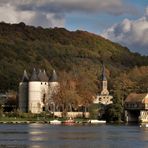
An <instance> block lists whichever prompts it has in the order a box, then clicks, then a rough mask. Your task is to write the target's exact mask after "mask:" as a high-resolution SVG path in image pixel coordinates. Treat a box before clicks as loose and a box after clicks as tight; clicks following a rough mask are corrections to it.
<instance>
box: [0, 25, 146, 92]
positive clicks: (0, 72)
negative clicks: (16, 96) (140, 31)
mask: <svg viewBox="0 0 148 148" xmlns="http://www.w3.org/2000/svg"><path fill="white" fill-rule="evenodd" d="M102 62H104V63H105V65H106V72H107V76H108V79H109V81H110V88H113V83H114V80H117V78H118V79H119V78H120V75H122V74H123V73H127V74H128V72H129V71H130V73H131V71H133V69H134V68H135V67H137V69H141V68H140V67H142V66H144V69H145V70H144V71H147V66H148V57H146V56H141V55H140V54H138V53H132V52H130V50H129V49H128V48H126V47H122V46H121V45H119V44H117V43H113V42H111V41H109V40H107V39H104V38H103V37H101V36H98V35H95V34H92V33H89V32H85V31H80V30H77V31H75V32H72V31H68V30H66V29H64V28H53V29H52V28H48V29H47V28H46V29H44V28H42V27H37V28H36V27H33V26H26V25H25V24H24V23H19V24H6V23H0V90H1V91H5V90H8V89H14V90H17V88H18V82H19V81H20V80H21V77H22V73H23V70H24V69H26V70H27V71H28V72H29V73H31V71H32V69H33V67H36V68H43V69H46V71H47V73H48V74H49V75H50V73H51V71H52V69H53V68H54V69H56V71H57V72H58V75H59V76H61V73H62V72H63V71H66V72H67V73H69V75H71V77H74V75H75V74H76V75H82V76H83V77H87V76H88V77H89V78H90V79H92V81H94V82H96V81H97V78H98V75H99V74H100V72H101V63H102ZM143 73H144V72H143ZM146 76H147V75H146V74H145V77H146ZM145 77H144V79H145ZM128 79H131V78H130V77H128ZM131 81H132V82H133V83H134V82H137V81H136V80H135V79H134V80H131ZM139 83H140V81H138V83H136V85H138V84H139ZM96 84H97V83H96ZM139 85H140V84H139Z"/></svg>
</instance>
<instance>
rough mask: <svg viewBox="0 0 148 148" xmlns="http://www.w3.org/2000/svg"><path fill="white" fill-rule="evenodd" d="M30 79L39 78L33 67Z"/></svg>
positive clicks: (35, 79) (37, 79)
mask: <svg viewBox="0 0 148 148" xmlns="http://www.w3.org/2000/svg"><path fill="white" fill-rule="evenodd" d="M30 81H39V78H38V75H37V72H36V69H35V68H34V69H33V72H32V76H31V79H30Z"/></svg>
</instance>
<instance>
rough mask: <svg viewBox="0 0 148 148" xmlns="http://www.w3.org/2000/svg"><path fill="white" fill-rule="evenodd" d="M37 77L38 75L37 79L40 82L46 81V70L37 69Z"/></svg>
mask: <svg viewBox="0 0 148 148" xmlns="http://www.w3.org/2000/svg"><path fill="white" fill-rule="evenodd" d="M38 77H39V80H40V81H42V82H48V76H47V74H46V71H45V69H44V70H43V71H41V70H40V71H39V74H38Z"/></svg>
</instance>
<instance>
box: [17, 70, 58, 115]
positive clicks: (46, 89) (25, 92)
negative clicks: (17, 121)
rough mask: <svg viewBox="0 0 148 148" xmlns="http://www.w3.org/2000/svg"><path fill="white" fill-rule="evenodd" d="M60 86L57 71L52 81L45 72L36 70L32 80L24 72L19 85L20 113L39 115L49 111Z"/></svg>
mask: <svg viewBox="0 0 148 148" xmlns="http://www.w3.org/2000/svg"><path fill="white" fill-rule="evenodd" d="M58 86H59V83H58V82H57V74H56V72H55V70H53V74H52V76H51V78H50V79H49V78H48V76H47V74H46V71H45V70H43V71H42V70H39V71H38V72H37V71H36V69H35V68H34V70H33V73H32V75H31V77H30V78H29V77H28V74H27V72H26V70H24V74H23V78H22V81H21V82H20V84H19V109H20V111H21V112H31V113H37V114H38V113H41V112H43V111H47V110H48V109H49V106H50V103H51V102H52V95H53V94H54V93H55V91H57V89H58Z"/></svg>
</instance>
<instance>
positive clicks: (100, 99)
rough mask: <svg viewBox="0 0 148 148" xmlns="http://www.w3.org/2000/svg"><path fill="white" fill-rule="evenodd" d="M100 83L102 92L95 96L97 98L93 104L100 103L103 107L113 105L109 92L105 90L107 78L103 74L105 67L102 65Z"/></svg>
mask: <svg viewBox="0 0 148 148" xmlns="http://www.w3.org/2000/svg"><path fill="white" fill-rule="evenodd" d="M101 81H102V85H101V86H102V91H101V94H98V95H97V98H96V99H95V100H94V102H93V103H95V104H98V103H101V104H103V105H108V104H111V103H113V102H112V98H113V97H112V96H111V95H109V91H108V88H107V78H106V74H105V66H104V65H103V68H102V75H101Z"/></svg>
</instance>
